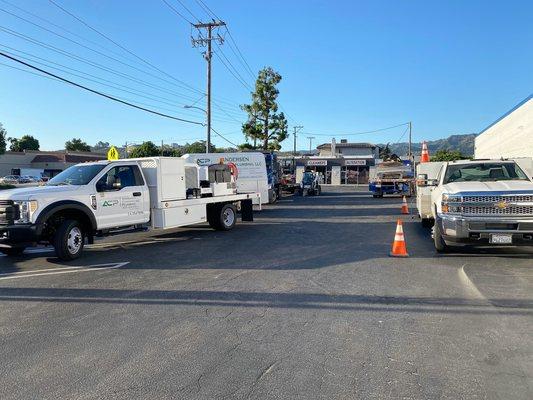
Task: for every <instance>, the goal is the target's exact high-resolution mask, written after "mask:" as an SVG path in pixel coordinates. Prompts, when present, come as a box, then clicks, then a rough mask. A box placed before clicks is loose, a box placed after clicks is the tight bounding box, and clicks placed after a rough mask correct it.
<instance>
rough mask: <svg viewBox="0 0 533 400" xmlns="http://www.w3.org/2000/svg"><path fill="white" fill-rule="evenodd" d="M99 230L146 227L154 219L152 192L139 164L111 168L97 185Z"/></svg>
mask: <svg viewBox="0 0 533 400" xmlns="http://www.w3.org/2000/svg"><path fill="white" fill-rule="evenodd" d="M96 191H97V194H96V204H97V210H96V214H97V221H98V228H99V229H105V228H113V227H120V226H127V225H135V224H142V223H145V222H148V220H149V219H150V212H149V199H148V190H147V188H146V185H145V184H144V181H143V178H142V175H141V172H140V170H139V167H138V166H137V165H120V166H116V167H112V168H111V169H109V170H108V171H107V172H106V173H105V174H104V175H103V176H102V177H101V178H100V179H99V180H98V182H97V183H96Z"/></svg>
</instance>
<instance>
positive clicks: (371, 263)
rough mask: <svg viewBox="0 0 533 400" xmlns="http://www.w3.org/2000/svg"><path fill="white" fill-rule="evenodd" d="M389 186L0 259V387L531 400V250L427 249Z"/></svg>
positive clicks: (5, 391) (132, 394)
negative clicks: (66, 253) (398, 238)
mask: <svg viewBox="0 0 533 400" xmlns="http://www.w3.org/2000/svg"><path fill="white" fill-rule="evenodd" d="M400 205H401V204H400V200H399V199H398V198H385V199H373V198H372V197H371V196H369V195H368V194H367V193H366V192H362V191H358V192H355V191H353V189H347V188H343V189H340V188H333V189H325V190H324V192H323V195H322V196H320V197H305V198H301V197H288V198H285V199H283V200H282V201H280V202H279V203H278V204H277V205H274V206H269V207H266V208H265V209H264V210H263V211H262V212H260V213H257V214H256V216H255V217H256V220H255V221H254V222H253V223H240V224H238V226H237V227H236V229H234V230H233V231H231V232H225V233H220V232H214V231H212V230H210V229H209V228H208V227H207V226H199V227H195V228H190V229H179V230H175V231H171V232H165V233H153V232H152V233H138V234H134V235H122V236H115V237H110V238H107V239H104V240H101V241H98V242H97V243H96V244H95V245H93V246H91V248H88V249H87V250H86V253H85V255H84V257H83V258H82V259H80V260H77V261H75V262H71V263H63V262H60V261H58V260H57V259H56V258H55V257H54V255H53V253H52V252H49V251H47V250H46V249H44V250H42V249H39V250H30V252H29V253H28V254H26V255H24V256H23V257H18V258H7V257H0V266H1V267H0V343H1V347H0V359H1V360H2V361H1V364H0V368H1V369H0V398H1V399H29V398H32V399H132V398H150V399H170V398H172V399H233V398H235V399H388V398H391V399H531V398H533V318H532V317H533V249H530V248H512V249H505V250H494V249H476V250H468V251H467V252H464V253H451V254H446V255H437V254H436V253H435V252H434V250H433V244H432V241H431V239H430V232H429V231H428V230H426V229H424V228H422V227H421V226H420V224H419V221H418V220H417V219H416V218H414V217H412V216H401V217H402V219H403V220H404V231H405V237H406V241H407V248H408V251H409V253H410V258H405V259H400V258H390V257H388V253H389V251H390V247H391V242H392V240H393V238H394V231H395V227H396V225H395V221H396V219H397V218H398V217H399V210H400Z"/></svg>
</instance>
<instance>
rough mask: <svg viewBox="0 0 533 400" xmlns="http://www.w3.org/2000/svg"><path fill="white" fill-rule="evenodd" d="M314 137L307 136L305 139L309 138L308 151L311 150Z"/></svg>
mask: <svg viewBox="0 0 533 400" xmlns="http://www.w3.org/2000/svg"><path fill="white" fill-rule="evenodd" d="M314 138H315V137H314V136H307V139H309V153H311V151H312V148H313V146H312V144H313V139H314Z"/></svg>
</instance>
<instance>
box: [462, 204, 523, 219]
mask: <svg viewBox="0 0 533 400" xmlns="http://www.w3.org/2000/svg"><path fill="white" fill-rule="evenodd" d="M462 209H463V214H465V215H513V216H530V217H533V206H519V205H512V206H508V207H506V208H498V207H496V206H493V205H486V206H463V207H462Z"/></svg>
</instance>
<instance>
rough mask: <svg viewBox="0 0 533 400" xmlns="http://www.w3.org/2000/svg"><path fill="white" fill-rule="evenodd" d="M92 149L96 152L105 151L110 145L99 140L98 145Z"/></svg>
mask: <svg viewBox="0 0 533 400" xmlns="http://www.w3.org/2000/svg"><path fill="white" fill-rule="evenodd" d="M93 147H94V149H95V150H96V151H98V150H107V149H109V148H110V147H111V145H110V144H109V142H102V141H101V140H100V141H99V142H98V143H96V144H95V145H94V146H93Z"/></svg>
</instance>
